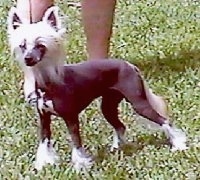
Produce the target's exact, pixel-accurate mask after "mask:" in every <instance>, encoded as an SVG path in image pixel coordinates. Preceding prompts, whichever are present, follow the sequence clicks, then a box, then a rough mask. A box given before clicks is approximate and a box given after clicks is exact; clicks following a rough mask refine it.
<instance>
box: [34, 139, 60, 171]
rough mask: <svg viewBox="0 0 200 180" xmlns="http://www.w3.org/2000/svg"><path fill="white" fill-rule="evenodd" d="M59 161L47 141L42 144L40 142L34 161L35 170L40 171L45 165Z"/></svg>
mask: <svg viewBox="0 0 200 180" xmlns="http://www.w3.org/2000/svg"><path fill="white" fill-rule="evenodd" d="M58 161H59V157H58V156H57V155H56V152H55V150H54V149H53V146H52V144H51V143H49V142H48V140H47V139H45V140H44V142H40V144H39V147H38V150H37V154H36V161H35V169H36V170H41V169H42V168H43V167H44V166H45V165H46V164H50V165H53V164H56V163H57V162H58Z"/></svg>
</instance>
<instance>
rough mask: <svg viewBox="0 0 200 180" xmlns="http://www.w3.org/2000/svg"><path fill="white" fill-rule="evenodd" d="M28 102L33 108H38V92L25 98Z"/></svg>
mask: <svg viewBox="0 0 200 180" xmlns="http://www.w3.org/2000/svg"><path fill="white" fill-rule="evenodd" d="M25 100H26V102H27V103H28V104H29V105H31V106H36V105H37V101H38V95H37V93H36V91H33V92H31V93H30V94H29V95H28V96H27V97H25Z"/></svg>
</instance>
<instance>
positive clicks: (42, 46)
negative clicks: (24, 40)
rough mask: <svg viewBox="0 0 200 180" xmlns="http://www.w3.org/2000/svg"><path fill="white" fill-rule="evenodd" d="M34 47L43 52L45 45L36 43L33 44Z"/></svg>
mask: <svg viewBox="0 0 200 180" xmlns="http://www.w3.org/2000/svg"><path fill="white" fill-rule="evenodd" d="M35 48H36V49H38V50H40V51H41V52H44V51H45V50H46V46H45V45H43V44H37V45H36V46H35Z"/></svg>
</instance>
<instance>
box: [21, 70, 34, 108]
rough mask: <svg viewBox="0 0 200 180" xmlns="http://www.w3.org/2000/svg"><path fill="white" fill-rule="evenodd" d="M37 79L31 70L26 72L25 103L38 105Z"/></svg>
mask: <svg viewBox="0 0 200 180" xmlns="http://www.w3.org/2000/svg"><path fill="white" fill-rule="evenodd" d="M35 84H36V83H35V78H34V75H33V72H32V71H31V69H30V70H29V71H28V70H27V71H25V74H24V96H25V101H26V102H27V103H28V104H30V105H36V104H37V93H36V85H35Z"/></svg>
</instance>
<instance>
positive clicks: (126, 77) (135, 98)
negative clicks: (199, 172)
mask: <svg viewBox="0 0 200 180" xmlns="http://www.w3.org/2000/svg"><path fill="white" fill-rule="evenodd" d="M115 89H117V90H119V91H120V92H121V93H122V94H123V95H124V96H125V97H126V98H127V100H128V101H129V102H130V103H131V104H132V105H133V108H134V109H135V111H136V112H137V113H138V114H140V115H141V116H143V117H145V118H147V119H149V120H150V121H152V122H154V123H156V124H158V125H159V126H160V127H161V129H163V130H164V132H165V133H166V135H167V136H168V137H169V138H170V142H171V145H172V146H173V148H174V149H178V150H183V149H186V145H185V142H186V136H185V134H184V133H183V132H182V131H181V130H178V129H176V128H174V127H172V126H171V124H170V122H169V121H168V117H167V116H166V115H165V114H166V113H165V110H166V109H165V103H164V101H163V100H162V99H161V98H159V97H158V96H156V95H155V94H153V93H152V92H151V91H150V90H149V88H148V87H147V86H146V85H145V84H144V81H143V79H142V77H141V75H140V72H139V70H138V69H137V68H136V67H135V66H133V65H130V64H129V63H127V64H125V65H124V67H123V69H122V70H121V71H120V73H119V77H118V82H117V84H116V85H115Z"/></svg>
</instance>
